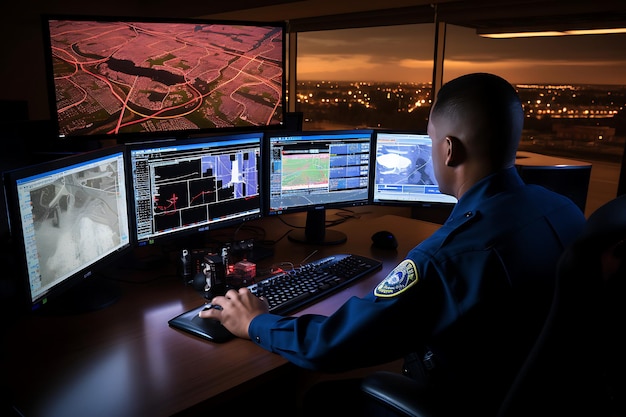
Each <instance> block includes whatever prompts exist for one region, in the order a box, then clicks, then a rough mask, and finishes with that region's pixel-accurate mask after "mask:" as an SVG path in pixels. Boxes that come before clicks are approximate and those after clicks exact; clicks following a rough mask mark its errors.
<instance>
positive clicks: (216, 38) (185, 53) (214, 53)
mask: <svg viewBox="0 0 626 417" xmlns="http://www.w3.org/2000/svg"><path fill="white" fill-rule="evenodd" d="M43 26H44V28H43V31H44V40H45V53H46V58H47V76H48V81H49V82H48V85H49V99H50V109H51V110H50V111H51V117H52V120H53V122H55V123H56V133H57V135H58V136H59V138H67V139H68V140H69V139H71V138H77V137H88V138H93V137H97V138H101V137H107V136H109V137H110V136H116V138H117V140H118V142H120V143H124V142H126V141H130V140H145V139H146V137H176V138H186V137H188V136H189V134H197V133H205V132H211V131H220V130H238V131H240V130H246V129H247V130H250V131H252V130H258V129H261V128H264V129H269V128H279V127H281V126H282V125H283V123H284V121H285V112H286V109H285V88H286V87H285V82H286V78H285V69H286V64H285V57H286V54H285V41H286V37H285V36H286V24H285V23H284V22H262V23H255V22H234V21H213V20H200V19H193V20H192V19H186V20H184V19H176V20H174V19H169V20H166V19H159V20H157V19H146V18H113V17H94V16H44V17H43Z"/></svg>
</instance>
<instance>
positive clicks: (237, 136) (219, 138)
mask: <svg viewBox="0 0 626 417" xmlns="http://www.w3.org/2000/svg"><path fill="white" fill-rule="evenodd" d="M264 136H265V133H264V132H262V131H255V132H236V133H216V134H209V135H200V136H197V137H193V138H188V139H184V140H175V141H162V142H160V141H157V142H142V143H130V144H127V145H126V152H127V158H126V161H127V172H128V175H127V180H128V187H129V189H131V190H132V194H131V195H130V196H129V198H130V200H131V201H130V208H129V217H130V228H131V233H132V234H133V239H134V241H135V245H136V246H137V247H143V246H153V245H157V244H163V243H173V242H174V243H175V242H177V241H181V240H186V241H187V242H186V244H185V245H184V246H186V247H188V246H189V244H199V243H198V242H193V238H197V240H200V241H203V240H204V237H205V236H206V234H207V233H210V232H212V231H215V230H219V229H225V228H228V227H233V226H237V225H241V224H243V223H245V222H248V221H253V220H257V219H260V218H262V217H263V208H264V198H265V196H264V192H263V188H262V187H263V172H264V161H263V158H264ZM251 138H259V157H258V167H257V173H258V178H257V183H258V187H259V190H258V194H259V210H258V212H257V213H251V214H248V215H245V216H241V217H236V218H232V219H226V220H222V221H218V222H215V223H212V224H210V223H205V224H198V225H194V226H189V227H184V228H179V229H176V230H173V231H171V232H169V233H166V234H159V235H152V236H151V237H148V238H140V237H139V234H138V231H137V227H138V226H137V199H136V198H135V195H134V192H135V184H134V174H133V169H134V168H133V165H134V164H133V155H132V154H133V152H136V151H141V150H148V149H153V148H157V149H163V150H167V149H172V148H174V147H180V146H187V145H201V144H207V145H212V146H218V145H219V144H222V143H224V142H227V141H232V140H247V139H251Z"/></svg>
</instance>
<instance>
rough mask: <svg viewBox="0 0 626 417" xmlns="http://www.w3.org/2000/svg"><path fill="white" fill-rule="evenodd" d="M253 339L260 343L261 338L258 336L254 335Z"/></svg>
mask: <svg viewBox="0 0 626 417" xmlns="http://www.w3.org/2000/svg"><path fill="white" fill-rule="evenodd" d="M254 340H256V342H257V343H259V344H260V343H261V338H260V337H259V336H257V337H255V338H254Z"/></svg>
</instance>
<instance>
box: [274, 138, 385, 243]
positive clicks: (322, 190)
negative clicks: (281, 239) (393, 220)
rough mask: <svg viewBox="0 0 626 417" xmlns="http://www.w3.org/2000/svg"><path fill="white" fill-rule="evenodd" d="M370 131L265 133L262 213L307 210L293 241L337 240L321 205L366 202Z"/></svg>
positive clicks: (291, 236) (337, 234)
mask: <svg viewBox="0 0 626 417" xmlns="http://www.w3.org/2000/svg"><path fill="white" fill-rule="evenodd" d="M372 133H373V131H372V130H367V129H363V130H333V131H302V132H291V133H285V132H282V133H281V132H269V133H268V134H267V146H268V150H267V158H266V159H267V160H269V163H268V164H267V169H268V173H267V175H266V179H267V185H266V187H267V188H266V189H267V190H269V198H268V201H267V208H266V213H267V215H270V216H271V215H278V214H283V213H293V212H307V220H306V227H305V229H304V230H294V231H292V232H291V233H290V234H289V235H288V238H289V239H290V240H292V241H295V242H304V243H314V244H337V243H341V242H343V241H345V240H346V236H345V235H344V234H343V233H341V232H339V231H337V230H332V229H327V228H326V212H325V210H326V209H327V208H343V207H351V206H358V205H365V204H368V203H369V175H370V157H371V154H370V152H371V149H372Z"/></svg>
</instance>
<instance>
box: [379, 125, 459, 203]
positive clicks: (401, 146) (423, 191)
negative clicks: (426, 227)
mask: <svg viewBox="0 0 626 417" xmlns="http://www.w3.org/2000/svg"><path fill="white" fill-rule="evenodd" d="M374 140H375V148H376V151H375V157H374V161H375V163H374V165H375V167H374V169H373V175H372V180H373V184H372V204H379V205H403V206H432V205H439V204H446V205H450V204H455V203H456V202H457V199H456V198H455V197H453V196H451V195H447V194H442V193H441V192H440V191H439V186H438V185H437V179H436V178H435V172H434V169H433V163H432V141H431V139H430V137H429V136H428V135H427V134H425V133H420V132H410V131H376V132H375V133H374Z"/></svg>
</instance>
